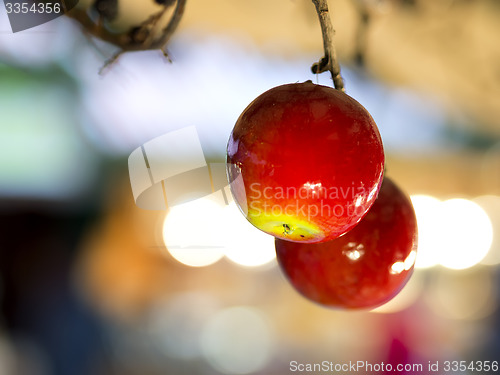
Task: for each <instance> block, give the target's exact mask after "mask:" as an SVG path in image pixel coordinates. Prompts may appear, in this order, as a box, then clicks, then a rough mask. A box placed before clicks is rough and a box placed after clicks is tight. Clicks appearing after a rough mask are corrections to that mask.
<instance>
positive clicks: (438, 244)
mask: <svg viewBox="0 0 500 375" xmlns="http://www.w3.org/2000/svg"><path fill="white" fill-rule="evenodd" d="M411 200H412V203H413V207H414V209H415V214H416V216H417V224H418V252H417V260H416V264H415V267H417V268H428V267H432V266H435V265H437V264H440V265H442V266H444V267H447V268H451V269H457V270H458V269H465V268H470V267H473V266H474V265H476V264H478V263H479V262H480V261H481V260H482V259H483V258H484V257H485V256H486V254H487V253H488V251H489V249H490V247H491V244H492V241H493V226H492V222H491V220H490V218H489V216H488V214H487V213H486V212H485V210H484V209H483V208H482V207H481V206H480V205H478V204H477V203H474V202H473V201H470V200H467V199H462V198H455V199H449V200H446V201H440V200H439V199H437V198H434V197H431V196H426V195H414V196H412V197H411Z"/></svg>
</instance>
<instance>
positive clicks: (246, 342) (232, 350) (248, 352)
mask: <svg viewBox="0 0 500 375" xmlns="http://www.w3.org/2000/svg"><path fill="white" fill-rule="evenodd" d="M273 341H274V340H273V335H272V331H271V327H270V325H269V323H268V321H267V319H266V316H265V315H264V313H263V312H261V311H260V310H257V309H255V308H250V307H232V308H229V309H225V310H222V311H220V312H218V313H216V314H215V315H214V316H213V317H212V318H211V319H210V320H209V322H208V323H207V324H206V325H205V327H204V328H203V330H202V334H201V337H200V344H201V348H202V352H203V355H204V357H205V358H206V359H207V360H208V362H209V363H210V364H211V365H212V366H213V367H214V368H215V369H217V370H218V371H220V372H222V373H226V374H248V373H252V372H257V371H260V370H262V369H263V368H264V367H265V366H266V365H267V363H268V362H269V360H270V358H271V354H272V350H273Z"/></svg>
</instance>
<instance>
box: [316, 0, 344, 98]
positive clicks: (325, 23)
mask: <svg viewBox="0 0 500 375" xmlns="http://www.w3.org/2000/svg"><path fill="white" fill-rule="evenodd" d="M312 2H313V3H314V5H315V6H316V12H317V13H318V18H319V23H320V25H321V33H322V35H323V49H324V51H325V56H324V57H322V58H321V60H319V62H317V63H314V64H313V66H312V67H311V70H312V72H313V73H314V74H318V73H323V72H326V71H330V73H331V75H332V80H333V85H334V87H335V88H336V89H337V90H340V91H345V89H344V81H343V79H342V76H341V75H340V65H339V62H338V60H337V53H336V51H335V46H334V44H333V35H334V34H335V30H334V29H333V26H332V21H331V20H330V15H329V13H328V3H327V1H326V0H312Z"/></svg>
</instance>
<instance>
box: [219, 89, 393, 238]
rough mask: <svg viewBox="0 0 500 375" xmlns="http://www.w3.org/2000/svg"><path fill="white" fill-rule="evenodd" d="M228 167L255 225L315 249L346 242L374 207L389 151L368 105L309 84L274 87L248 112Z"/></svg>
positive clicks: (229, 152) (237, 128)
mask: <svg viewBox="0 0 500 375" xmlns="http://www.w3.org/2000/svg"><path fill="white" fill-rule="evenodd" d="M226 166H227V174H228V179H229V183H230V187H231V192H232V195H233V197H234V199H235V201H236V203H237V204H238V205H239V207H240V209H241V211H242V212H243V214H244V215H245V216H246V217H247V219H248V220H249V221H250V222H251V223H252V224H253V225H255V226H256V227H257V228H259V229H261V230H263V231H264V232H267V233H269V234H272V235H274V236H276V237H278V238H282V239H287V240H289V241H297V242H307V243H315V242H323V241H328V240H331V239H333V238H337V237H339V236H341V235H342V234H344V233H345V232H347V231H348V230H349V229H351V228H352V227H353V226H355V225H356V224H357V223H358V222H359V221H360V220H361V218H362V217H363V216H364V215H365V214H366V212H367V211H368V209H369V208H370V207H371V206H372V204H373V202H374V201H375V198H376V196H377V193H378V191H379V188H380V185H381V183H382V175H383V169H384V150H383V146H382V140H381V138H380V134H379V132H378V129H377V126H376V124H375V122H374V121H373V119H372V117H371V116H370V114H369V113H368V111H366V109H365V108H364V107H363V106H362V105H361V104H359V103H358V102H357V101H355V100H354V99H352V98H351V97H349V96H348V95H346V94H345V93H343V92H340V91H338V90H334V89H333V88H331V87H326V86H320V85H316V84H313V83H312V82H310V81H309V82H305V83H296V84H287V85H283V86H278V87H275V88H273V89H271V90H269V91H267V92H265V93H263V94H262V95H260V96H259V97H257V98H256V99H255V100H254V101H253V102H252V103H251V104H250V105H249V106H248V107H247V108H246V109H245V110H244V111H243V113H242V114H241V115H240V117H239V119H238V120H237V122H236V125H235V127H234V129H233V131H232V133H231V136H230V138H229V142H228V145H227V165H226Z"/></svg>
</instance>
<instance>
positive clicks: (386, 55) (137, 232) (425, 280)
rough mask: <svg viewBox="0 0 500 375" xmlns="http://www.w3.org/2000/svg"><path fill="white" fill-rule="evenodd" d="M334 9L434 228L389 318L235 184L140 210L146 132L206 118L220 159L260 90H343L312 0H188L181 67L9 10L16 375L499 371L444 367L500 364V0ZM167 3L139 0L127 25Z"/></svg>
mask: <svg viewBox="0 0 500 375" xmlns="http://www.w3.org/2000/svg"><path fill="white" fill-rule="evenodd" d="M329 5H330V8H331V11H332V18H333V24H334V27H335V29H336V35H335V42H336V43H337V49H338V54H339V57H340V62H341V65H342V74H343V77H344V80H345V85H346V90H347V93H348V94H349V95H351V96H352V97H354V98H355V99H357V100H358V101H359V102H360V103H362V104H363V105H364V106H365V107H366V108H367V109H368V110H369V112H370V113H371V114H372V115H373V117H374V119H375V121H376V122H377V124H378V126H379V129H380V132H381V135H382V138H383V141H384V145H385V150H386V157H387V162H386V166H387V174H388V175H390V176H391V177H392V178H393V179H394V180H395V181H396V182H397V183H398V184H399V185H400V186H401V187H402V188H404V189H405V190H406V191H407V192H408V194H409V195H410V196H411V198H412V201H413V203H414V207H415V210H416V214H417V218H418V225H419V237H420V238H419V249H418V256H417V261H416V269H415V272H414V275H413V277H412V279H411V281H410V282H409V283H408V285H407V286H406V287H405V288H404V289H403V291H402V292H401V293H400V294H399V295H398V296H397V297H396V298H395V299H393V300H392V301H390V302H389V303H388V304H386V305H384V306H382V307H380V308H377V309H375V310H373V311H359V312H346V311H335V310H330V309H326V308H323V307H321V306H318V305H315V304H313V303H311V302H309V301H307V300H305V299H304V298H303V297H301V296H300V295H299V294H298V293H296V292H295V291H294V290H293V289H292V287H291V286H290V285H289V284H288V283H287V282H286V280H285V279H284V278H283V276H282V274H281V273H280V271H279V269H278V267H277V264H276V260H275V258H274V248H273V241H272V240H269V238H268V237H267V236H263V235H262V234H260V232H259V231H257V230H254V229H253V228H252V227H251V226H250V224H248V223H246V222H245V220H244V219H243V217H242V216H241V215H239V214H238V213H237V212H236V214H237V215H235V207H234V205H232V204H230V205H228V206H227V205H223V204H221V203H220V199H219V198H220V195H219V193H220V191H219V192H217V193H214V194H212V195H210V196H207V197H205V198H202V199H198V200H196V201H193V202H190V203H187V204H183V205H178V206H175V207H173V208H172V209H171V210H170V211H169V212H168V213H167V211H166V210H163V211H161V210H158V211H148V210H142V209H140V208H139V207H137V206H136V205H135V202H134V197H133V195H132V191H131V187H130V180H129V175H128V169H127V168H128V165H127V159H128V157H129V155H130V153H131V152H132V151H133V150H135V149H137V148H138V147H140V146H141V145H142V144H144V143H145V142H147V141H149V140H151V139H153V138H155V137H158V136H161V135H163V134H165V133H168V132H170V131H173V130H178V129H183V128H185V127H188V126H194V127H195V128H196V131H197V133H198V136H199V138H200V143H201V147H202V149H203V153H204V155H205V157H206V160H207V162H213V163H221V162H223V161H224V153H225V145H226V142H227V138H228V136H229V133H230V131H231V129H232V127H233V125H234V123H235V121H236V119H237V117H238V116H239V114H240V113H241V111H242V110H243V109H244V108H245V107H246V106H247V105H248V104H249V103H250V102H251V101H252V100H253V99H254V98H255V97H256V96H257V95H259V94H260V93H262V92H264V91H266V90H268V89H269V88H271V87H274V86H277V85H280V84H284V83H291V82H298V81H304V80H308V79H311V80H313V81H314V82H318V83H321V84H325V85H331V80H330V78H329V77H328V74H327V73H324V74H322V75H319V76H315V75H313V74H312V73H310V66H311V65H312V63H313V62H315V61H317V60H319V58H320V57H321V56H322V54H323V51H322V39H321V33H320V28H319V24H318V21H317V16H316V13H315V9H314V6H313V4H312V3H311V2H310V1H309V0H273V1H264V0H254V1H244V0H214V1H210V2H207V1H203V0H188V2H187V6H186V11H185V14H184V17H183V19H182V21H181V24H180V27H179V29H178V30H177V32H176V33H175V35H174V37H173V38H172V40H171V43H170V44H169V46H168V48H167V50H168V52H169V56H170V58H171V60H172V63H169V62H168V60H167V59H166V58H165V57H164V56H163V54H162V53H161V52H160V51H147V52H134V53H128V54H124V55H123V56H121V57H120V58H119V60H118V61H117V62H116V63H115V64H113V65H111V66H109V67H108V68H107V69H105V71H104V72H103V74H99V73H98V72H99V69H100V68H101V67H102V66H103V65H104V63H105V62H106V60H107V59H109V58H110V57H111V56H113V54H114V53H115V52H116V49H114V47H113V46H110V45H107V44H105V43H103V42H101V41H100V40H98V39H92V38H90V37H89V36H88V34H86V33H85V32H84V31H83V30H82V29H81V27H80V26H79V25H78V24H77V23H76V22H75V21H73V20H72V19H69V18H67V17H60V18H58V19H57V20H54V21H52V22H49V23H47V24H44V25H41V26H38V27H35V28H33V29H29V30H26V31H23V32H20V33H16V34H13V33H12V32H11V30H10V26H9V23H8V18H7V14H6V11H5V8H4V7H3V4H2V3H0V306H1V313H0V374H2V375H3V374H6V375H21V374H22V375H24V374H27V375H80V374H81V375H84V374H93V375H94V374H95V375H108V374H109V375H115V374H120V375H135V374H151V375H155V374H191V375H192V374H204V375H205V374H209V375H210V374H214V375H215V374H268V375H269V374H287V373H290V372H292V368H291V365H290V363H291V362H292V361H296V363H302V364H306V363H311V364H312V363H321V362H322V361H328V362H333V363H348V362H349V361H366V362H367V363H372V364H375V363H382V362H384V363H392V364H397V363H402V364H423V365H424V370H423V371H416V370H411V369H409V368H408V369H407V371H403V372H400V373H407V374H417V373H423V374H436V373H437V372H433V371H430V370H428V364H429V361H430V363H436V361H439V363H440V368H439V370H440V372H439V373H440V374H443V373H446V374H455V373H457V374H458V373H460V374H477V373H495V371H483V372H480V371H477V366H476V370H475V371H474V370H473V369H472V367H471V368H469V369H466V370H464V371H461V370H456V371H452V370H450V371H447V372H444V367H443V366H444V361H467V362H466V363H467V364H468V365H469V364H470V362H471V361H499V360H500V355H499V353H500V307H499V299H500V274H499V264H500V44H499V43H498V35H500V2H498V1H497V0H440V1H433V0H378V1H377V0H359V1H355V0H331V1H329ZM79 6H80V7H81V8H83V9H84V8H86V7H88V6H89V4H88V3H86V2H84V1H82V2H80V5H79ZM156 7H157V5H155V3H154V2H153V1H152V0H151V1H149V0H144V1H141V2H134V1H133V0H120V1H119V16H118V18H117V20H116V21H115V23H114V24H113V25H112V26H113V27H116V28H117V29H120V28H125V27H128V26H130V25H134V24H137V23H139V22H141V20H144V19H146V18H147V17H148V15H150V14H151V13H152V12H154V11H156V10H157V8H156ZM178 163H179V165H182V163H183V160H178ZM195 188H196V187H193V189H195ZM221 228H223V229H224V230H223V231H222V233H221ZM214 233H217V234H218V235H216V236H214ZM207 238H209V239H210V241H211V242H209V244H210V249H207V248H206V247H207V246H205V247H203V246H204V245H206V244H207ZM170 244H173V245H172V246H170ZM183 246H184V247H186V246H189V247H190V249H191V250H189V251H188V250H186V249H182V247H183ZM184 250H185V251H184ZM297 372H299V371H297ZM373 372H374V371H370V370H368V371H364V370H362V369H360V371H359V373H373ZM309 373H311V371H310V372H309ZM331 373H335V371H331ZM339 373H340V372H339ZM377 373H383V371H377Z"/></svg>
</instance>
